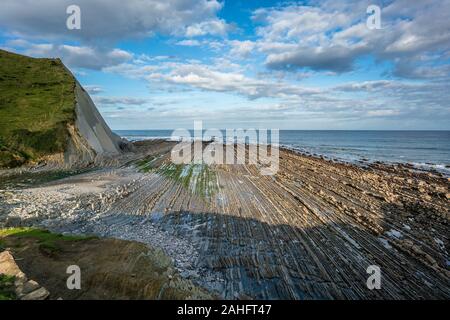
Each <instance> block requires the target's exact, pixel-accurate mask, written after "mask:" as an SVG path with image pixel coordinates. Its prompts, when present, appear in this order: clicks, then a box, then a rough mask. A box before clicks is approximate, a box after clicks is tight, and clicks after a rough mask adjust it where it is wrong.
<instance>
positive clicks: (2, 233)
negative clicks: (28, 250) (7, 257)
mask: <svg viewBox="0 0 450 320" xmlns="http://www.w3.org/2000/svg"><path fill="white" fill-rule="evenodd" d="M10 236H14V237H15V238H16V239H21V238H27V239H35V240H37V241H38V244H39V246H40V248H42V249H45V250H48V251H51V252H52V251H57V250H59V246H58V242H59V241H81V240H89V239H94V238H95V237H87V236H66V235H62V234H58V233H51V232H50V231H48V230H43V229H37V228H8V229H0V238H4V237H10Z"/></svg>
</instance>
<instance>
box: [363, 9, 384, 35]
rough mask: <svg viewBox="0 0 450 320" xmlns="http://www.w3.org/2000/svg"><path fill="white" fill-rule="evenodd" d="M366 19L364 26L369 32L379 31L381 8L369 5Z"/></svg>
mask: <svg viewBox="0 0 450 320" xmlns="http://www.w3.org/2000/svg"><path fill="white" fill-rule="evenodd" d="M366 12H367V14H369V16H368V17H367V21H366V26H367V28H369V29H370V30H375V29H376V30H379V29H381V8H380V7H379V6H377V5H374V4H372V5H370V6H368V7H367V11H366Z"/></svg>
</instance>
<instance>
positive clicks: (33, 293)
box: [0, 251, 50, 300]
mask: <svg viewBox="0 0 450 320" xmlns="http://www.w3.org/2000/svg"><path fill="white" fill-rule="evenodd" d="M0 275H6V276H10V277H13V278H14V284H13V286H14V292H15V295H16V297H17V299H20V300H45V299H47V298H48V297H49V296H50V293H49V292H48V290H47V289H45V288H44V287H42V286H40V285H39V283H37V282H36V281H34V280H30V279H28V278H27V276H26V275H25V273H23V272H22V270H20V268H19V266H18V265H17V264H16V261H15V260H14V257H13V256H12V254H11V252H9V251H3V252H2V253H0Z"/></svg>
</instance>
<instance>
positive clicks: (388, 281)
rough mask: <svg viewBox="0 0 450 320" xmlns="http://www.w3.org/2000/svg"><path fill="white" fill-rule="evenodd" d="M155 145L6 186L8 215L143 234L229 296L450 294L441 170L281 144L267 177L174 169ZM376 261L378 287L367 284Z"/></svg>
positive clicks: (50, 224) (132, 236)
mask: <svg viewBox="0 0 450 320" xmlns="http://www.w3.org/2000/svg"><path fill="white" fill-rule="evenodd" d="M139 148H142V149H145V146H137V149H138V152H139ZM154 151H155V152H153V153H152V154H153V156H152V157H151V158H149V157H147V156H148V154H146V156H143V157H141V158H140V159H139V162H138V163H139V165H138V164H137V162H136V161H137V160H136V159H135V161H128V162H126V163H124V162H122V163H121V164H120V165H118V166H116V167H112V168H105V169H101V170H97V171H93V172H87V173H83V174H80V175H76V176H73V177H68V178H64V179H62V180H58V181H55V182H51V183H46V184H44V185H41V186H39V187H33V188H18V189H12V190H4V191H2V192H0V201H1V202H0V203H1V206H0V224H2V225H7V226H8V225H18V224H21V225H39V226H44V227H46V228H49V229H50V230H55V231H58V232H65V233H74V234H96V235H100V236H105V237H106V236H107V237H116V238H121V239H129V240H136V241H139V242H142V243H146V244H149V245H152V246H154V247H158V248H161V249H162V250H163V251H164V252H165V253H166V254H167V255H168V256H170V257H171V258H172V260H173V262H174V265H175V268H176V269H177V270H178V271H179V272H180V273H181V275H182V276H184V277H186V278H189V279H191V280H192V281H194V282H195V283H197V284H199V285H201V286H203V287H205V288H207V289H209V290H211V291H214V292H216V293H217V294H219V295H220V296H222V297H224V298H227V299H237V298H254V299H279V298H282V299H424V298H432V299H435V298H441V299H442V298H446V299H448V298H450V285H449V279H450V270H449V264H450V258H449V255H448V250H449V239H448V235H449V234H450V232H449V217H450V216H449V207H450V206H449V199H448V194H449V180H448V179H446V178H444V177H442V176H439V175H438V174H436V173H430V172H417V171H414V170H412V169H410V168H408V167H407V166H400V165H399V166H387V165H384V164H371V165H368V166H365V167H364V168H361V167H358V166H355V165H350V164H342V163H336V162H331V161H328V160H325V159H320V158H316V157H313V156H307V155H300V154H297V153H295V152H292V151H289V150H281V152H280V169H279V171H278V173H277V174H276V175H275V176H262V175H261V174H260V167H259V166H258V165H213V166H209V167H208V168H204V167H193V168H190V167H188V168H185V167H183V168H178V167H173V165H171V164H170V161H169V153H168V151H167V150H166V149H164V150H163V149H162V148H159V149H158V148H157V147H155V148H154ZM156 154H157V156H155V155H156ZM146 159H147V160H148V161H147V160H146ZM146 161H147V163H146ZM143 165H144V167H145V168H146V170H145V171H143V170H141V169H142V168H143ZM148 168H151V169H148ZM371 265H377V266H379V267H380V270H381V274H382V287H381V289H380V290H369V289H368V288H367V286H366V280H367V278H368V276H369V274H368V273H367V271H366V270H367V268H368V267H369V266H371Z"/></svg>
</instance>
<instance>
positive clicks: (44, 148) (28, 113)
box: [0, 50, 75, 167]
mask: <svg viewBox="0 0 450 320" xmlns="http://www.w3.org/2000/svg"><path fill="white" fill-rule="evenodd" d="M74 87H75V79H74V78H73V76H72V75H71V74H70V72H68V71H67V70H66V68H65V67H64V65H63V64H62V62H61V61H60V60H59V59H35V58H30V57H26V56H22V55H18V54H14V53H10V52H7V51H3V50H0V167H15V166H19V165H22V164H24V163H27V162H35V161H38V160H39V159H40V158H42V157H44V156H48V155H51V154H55V153H60V152H63V151H64V149H65V146H66V143H67V134H68V133H67V123H71V122H73V121H74V119H75V93H74Z"/></svg>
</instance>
